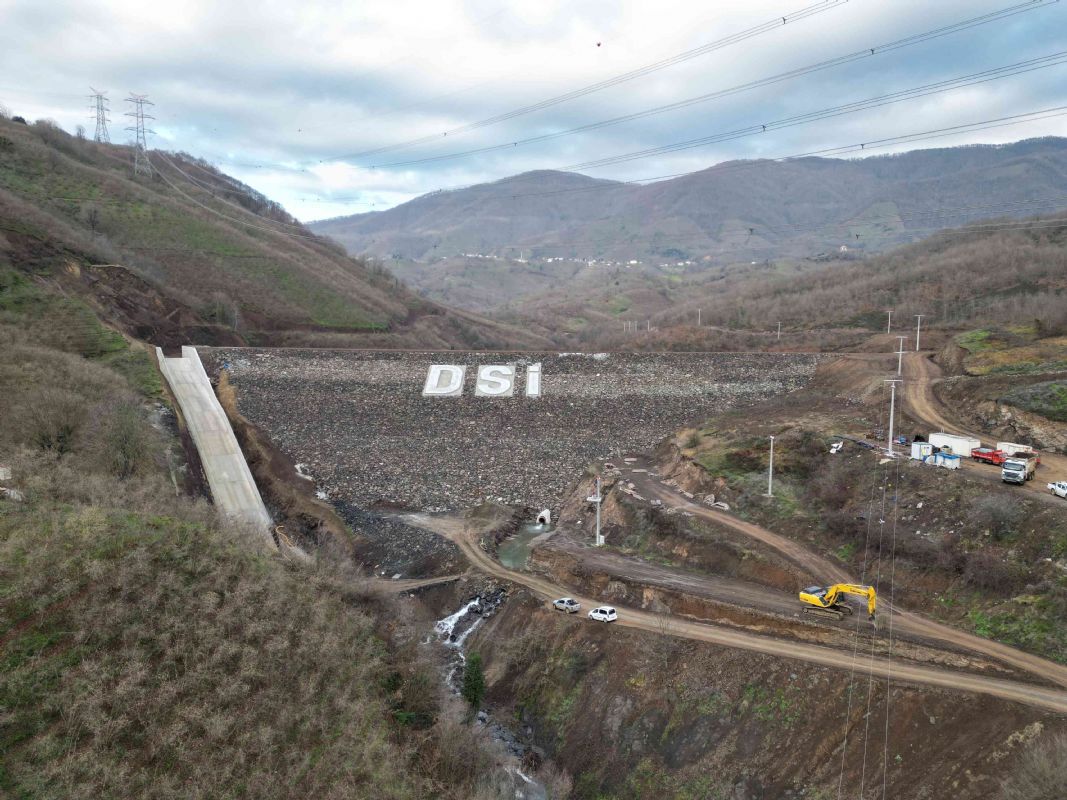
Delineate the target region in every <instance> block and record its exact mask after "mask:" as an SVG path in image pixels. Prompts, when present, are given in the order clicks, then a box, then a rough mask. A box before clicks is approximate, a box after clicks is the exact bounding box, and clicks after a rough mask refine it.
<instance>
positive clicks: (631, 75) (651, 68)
mask: <svg viewBox="0 0 1067 800" xmlns="http://www.w3.org/2000/svg"><path fill="white" fill-rule="evenodd" d="M1058 1H1059V0H1030V3H1044V2H1058ZM845 2H847V0H822V2H819V3H816V4H815V5H812V6H808V7H806V8H803V9H801V10H800V11H796V12H794V13H793V14H787V15H785V16H779V17H775V18H774V19H773V20H769V21H768V22H765V23H762V24H760V25H756V26H754V27H752V28H748V29H746V30H743V31H739V32H737V33H734V34H731V35H729V36H725V37H723V38H721V39H717V40H715V41H713V42H708V43H707V44H704V45H701V46H700V47H697V48H694V49H692V50H687V51H685V52H683V53H678V54H676V55H673V56H670V57H668V58H664V59H661V60H660V61H656V62H653V63H651V64H646V65H644V66H643V67H638V68H637V69H634V70H631V71H630V72H625V73H622V74H620V75H615V76H613V77H611V78H607V79H605V80H602V81H599V82H597V83H593V84H589V85H588V86H584V87H582V88H580V89H575V90H573V91H571V92H567V93H565V94H561V95H556V96H555V97H549V98H546V99H545V100H540V101H538V102H536V103H531V104H530V105H526V106H521V107H519V108H516V109H512V110H511V111H505V112H503V113H501V114H497V115H495V116H492V117H488V118H486V119H483V120H479V121H477V122H471V123H468V124H466V125H461V126H459V127H457V128H451V129H449V130H446V131H442V132H440V133H435V134H432V135H429V136H422V137H419V138H416V139H410V140H408V141H405V142H398V143H396V144H391V145H385V146H382V147H377V148H373V149H371V150H364V151H362V152H359V153H351V154H348V155H342V156H334V157H331V158H326V159H323V160H324V161H341V160H346V159H355V158H364V157H366V156H370V155H377V154H378V153H386V152H389V151H393V150H400V149H405V148H408V147H415V146H416V145H419V144H425V143H427V142H435V141H438V140H439V139H441V138H444V137H447V136H456V135H458V134H462V133H466V132H468V131H473V130H478V129H479V128H485V127H488V126H490V125H496V124H497V123H500V122H505V121H507V120H511V119H515V118H516V117H520V116H523V115H525V114H530V113H533V112H534V111H541V110H543V109H545V108H551V107H552V106H555V105H559V104H560V103H565V102H567V101H569V100H575V99H577V98H579V97H585V96H586V95H589V94H592V93H594V92H599V91H601V90H603V89H607V88H609V87H612V86H618V85H619V84H620V83H625V82H627V81H632V80H634V79H635V78H640V77H643V76H645V75H649V74H651V73H653V72H658V71H659V70H662V69H666V68H667V67H671V66H674V65H675V64H680V63H682V62H684V61H688V60H690V59H693V58H697V57H698V56H702V55H705V54H707V53H711V52H714V51H716V50H721V49H722V48H724V47H728V46H730V45H733V44H738V43H739V42H743V41H746V40H747V39H751V38H753V37H755V36H759V35H761V34H764V33H767V32H769V31H772V30H777V29H778V28H781V27H783V26H785V25H787V24H788V23H789V22H797V21H799V20H801V19H805V18H807V17H810V16H814V15H815V14H821V13H822V12H824V11H829V10H830V9H832V8H837V7H839V6H841V5H843V4H844V3H845Z"/></svg>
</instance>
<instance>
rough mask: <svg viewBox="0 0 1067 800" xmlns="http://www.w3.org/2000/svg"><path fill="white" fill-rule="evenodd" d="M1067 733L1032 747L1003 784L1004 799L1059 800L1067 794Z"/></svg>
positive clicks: (1002, 794) (1002, 795) (1002, 793)
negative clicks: (1066, 765)
mask: <svg viewBox="0 0 1067 800" xmlns="http://www.w3.org/2000/svg"><path fill="white" fill-rule="evenodd" d="M1065 764H1067V735H1064V734H1062V733H1060V734H1057V735H1056V736H1055V737H1054V738H1052V739H1050V740H1048V741H1046V742H1044V743H1043V744H1042V745H1039V746H1037V747H1033V748H1030V749H1028V750H1027V751H1026V752H1025V753H1023V755H1022V757H1021V758H1020V759H1019V764H1018V766H1017V767H1016V768H1015V773H1014V774H1013V775H1012V776H1011V777H1010V778H1008V780H1006V781H1005V782H1004V783H1003V784H1002V787H1001V797H1002V798H1003V800H1058V799H1059V798H1063V797H1067V768H1065V767H1064V765H1065Z"/></svg>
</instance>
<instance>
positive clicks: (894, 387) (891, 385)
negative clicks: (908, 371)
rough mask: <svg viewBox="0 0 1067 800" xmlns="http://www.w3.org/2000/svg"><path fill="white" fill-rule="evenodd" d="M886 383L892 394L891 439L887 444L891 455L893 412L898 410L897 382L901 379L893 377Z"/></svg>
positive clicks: (890, 402) (890, 412) (890, 399)
mask: <svg viewBox="0 0 1067 800" xmlns="http://www.w3.org/2000/svg"><path fill="white" fill-rule="evenodd" d="M886 383H888V384H889V390H890V394H889V441H888V442H887V444H888V445H889V447H888V450H889V455H890V456H892V455H893V414H894V412H895V410H896V401H897V384H898V383H900V381H899V380H897V379H896V378H893V379H890V380H887V381H886Z"/></svg>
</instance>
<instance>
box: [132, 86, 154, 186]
mask: <svg viewBox="0 0 1067 800" xmlns="http://www.w3.org/2000/svg"><path fill="white" fill-rule="evenodd" d="M126 102H127V103H133V111H127V112H126V114H125V116H127V117H133V119H134V124H133V125H131V126H130V127H129V128H127V129H126V130H128V131H132V132H133V134H134V137H135V141H134V143H133V174H134V175H149V176H150V175H151V174H152V165H151V164H150V163H149V161H148V140H147V138H146V136H145V135H146V134H149V133H155V131H153V130H151V129H147V128H145V126H144V121H145V120H146V119H155V117H153V116H151V115H150V114H146V113H145V112H144V107H145V106H154V105H155V103H153V102H152V101H150V100H149V99H148V95H146V94H134V93H133V92H130V96H129V97H127V98H126Z"/></svg>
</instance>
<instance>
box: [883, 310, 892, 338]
mask: <svg viewBox="0 0 1067 800" xmlns="http://www.w3.org/2000/svg"><path fill="white" fill-rule="evenodd" d="M886 313H887V314H889V321H888V322H886V324H885V332H886V333H892V332H893V312H892V311H887V312H886Z"/></svg>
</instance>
